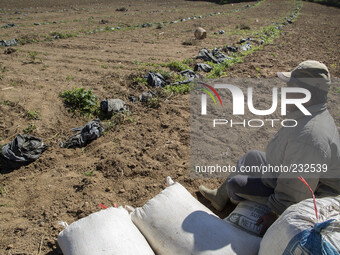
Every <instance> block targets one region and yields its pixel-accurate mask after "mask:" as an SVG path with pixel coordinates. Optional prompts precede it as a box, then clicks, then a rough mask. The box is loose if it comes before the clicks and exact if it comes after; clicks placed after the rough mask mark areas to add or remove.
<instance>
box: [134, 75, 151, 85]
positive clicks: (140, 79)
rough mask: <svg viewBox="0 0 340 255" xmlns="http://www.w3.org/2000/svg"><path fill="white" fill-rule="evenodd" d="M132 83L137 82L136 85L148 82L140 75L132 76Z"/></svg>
mask: <svg viewBox="0 0 340 255" xmlns="http://www.w3.org/2000/svg"><path fill="white" fill-rule="evenodd" d="M133 83H135V84H138V85H147V84H148V82H147V80H146V79H145V78H142V77H135V78H133Z"/></svg>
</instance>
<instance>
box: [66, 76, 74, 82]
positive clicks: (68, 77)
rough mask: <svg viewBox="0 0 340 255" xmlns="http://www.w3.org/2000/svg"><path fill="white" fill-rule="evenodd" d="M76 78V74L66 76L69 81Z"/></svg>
mask: <svg viewBox="0 0 340 255" xmlns="http://www.w3.org/2000/svg"><path fill="white" fill-rule="evenodd" d="M73 79H74V76H72V75H67V76H66V80H67V81H71V80H73Z"/></svg>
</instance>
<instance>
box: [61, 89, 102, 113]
mask: <svg viewBox="0 0 340 255" xmlns="http://www.w3.org/2000/svg"><path fill="white" fill-rule="evenodd" d="M59 96H60V97H61V98H63V99H64V103H65V105H66V106H67V107H69V108H70V111H72V112H74V113H77V112H79V113H80V114H82V115H87V116H89V117H91V116H92V114H96V113H97V112H98V110H99V107H98V100H97V96H96V95H94V94H93V92H92V90H85V89H84V88H73V89H72V90H66V91H64V92H61V93H60V94H59Z"/></svg>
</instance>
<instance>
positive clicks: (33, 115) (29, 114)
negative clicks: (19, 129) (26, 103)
mask: <svg viewBox="0 0 340 255" xmlns="http://www.w3.org/2000/svg"><path fill="white" fill-rule="evenodd" d="M25 117H26V118H27V119H29V120H39V119H40V117H41V115H40V113H39V112H38V111H36V110H35V111H26V113H25Z"/></svg>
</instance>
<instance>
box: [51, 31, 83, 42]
mask: <svg viewBox="0 0 340 255" xmlns="http://www.w3.org/2000/svg"><path fill="white" fill-rule="evenodd" d="M76 36H78V34H76V33H74V34H72V33H62V32H51V33H49V34H48V36H46V40H48V41H50V40H53V39H66V38H70V37H76Z"/></svg>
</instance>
